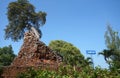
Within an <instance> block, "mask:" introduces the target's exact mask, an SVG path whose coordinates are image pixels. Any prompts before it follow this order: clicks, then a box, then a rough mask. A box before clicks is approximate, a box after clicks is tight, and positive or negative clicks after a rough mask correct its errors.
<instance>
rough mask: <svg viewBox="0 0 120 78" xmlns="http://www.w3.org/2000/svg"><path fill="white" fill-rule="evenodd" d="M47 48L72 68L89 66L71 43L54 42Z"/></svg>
mask: <svg viewBox="0 0 120 78" xmlns="http://www.w3.org/2000/svg"><path fill="white" fill-rule="evenodd" d="M49 47H50V48H51V49H53V50H54V51H55V52H57V53H58V54H60V55H61V56H62V57H63V62H64V63H65V64H70V65H72V66H85V65H89V64H88V62H87V60H85V59H84V56H83V55H82V54H81V52H80V50H79V49H78V48H76V47H75V46H74V45H73V44H71V43H68V42H66V41H62V40H54V41H51V42H50V43H49Z"/></svg>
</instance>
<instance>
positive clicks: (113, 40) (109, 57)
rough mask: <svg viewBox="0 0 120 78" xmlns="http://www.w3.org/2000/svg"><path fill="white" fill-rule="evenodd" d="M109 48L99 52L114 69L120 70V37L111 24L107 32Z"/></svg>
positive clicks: (106, 39)
mask: <svg viewBox="0 0 120 78" xmlns="http://www.w3.org/2000/svg"><path fill="white" fill-rule="evenodd" d="M105 41H106V45H107V49H104V50H103V52H100V53H99V54H101V55H103V56H104V58H105V60H106V62H107V63H108V64H109V67H110V69H111V70H113V71H118V72H120V38H119V35H118V32H115V31H114V30H113V29H112V28H111V27H110V26H108V29H107V31H106V33H105Z"/></svg>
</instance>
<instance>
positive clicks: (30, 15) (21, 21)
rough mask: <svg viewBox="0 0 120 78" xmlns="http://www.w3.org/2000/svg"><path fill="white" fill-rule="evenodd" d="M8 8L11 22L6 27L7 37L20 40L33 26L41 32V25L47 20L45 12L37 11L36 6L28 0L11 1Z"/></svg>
mask: <svg viewBox="0 0 120 78" xmlns="http://www.w3.org/2000/svg"><path fill="white" fill-rule="evenodd" d="M7 9H8V12H7V16H8V21H9V24H8V25H7V26H6V29H5V39H8V38H11V39H12V40H13V41H18V40H19V39H21V38H23V36H24V32H25V31H26V30H30V29H29V27H31V26H33V27H34V28H36V30H37V31H38V32H39V33H40V34H41V31H40V29H39V27H40V26H42V25H43V24H45V22H46V13H45V12H42V11H39V12H38V13H36V12H35V7H34V6H33V5H32V4H30V3H29V1H28V0H18V1H16V2H11V3H9V5H8V8H7Z"/></svg>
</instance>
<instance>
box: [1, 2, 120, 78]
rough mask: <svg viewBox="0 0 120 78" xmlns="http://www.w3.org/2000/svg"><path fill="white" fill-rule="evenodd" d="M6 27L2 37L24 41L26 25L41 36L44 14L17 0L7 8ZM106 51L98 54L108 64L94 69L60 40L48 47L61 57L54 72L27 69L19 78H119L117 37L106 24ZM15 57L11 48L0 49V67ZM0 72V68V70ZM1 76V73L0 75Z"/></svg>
mask: <svg viewBox="0 0 120 78" xmlns="http://www.w3.org/2000/svg"><path fill="white" fill-rule="evenodd" d="M7 16H8V21H9V24H8V25H7V27H6V29H5V38H11V39H12V40H13V41H18V40H19V39H21V38H23V35H24V32H25V31H26V30H29V27H28V26H32V27H34V28H36V30H37V31H38V32H39V33H41V31H40V29H39V27H40V26H41V25H43V24H45V22H46V13H45V12H42V11H39V12H38V13H37V12H35V7H34V6H33V5H32V4H30V3H29V1H28V0H17V1H15V2H11V3H10V4H9V5H8V12H7ZM105 41H106V46H107V48H106V49H104V50H103V51H102V52H99V54H100V55H103V56H104V59H105V61H106V62H107V63H108V64H109V68H108V69H102V68H101V67H99V66H97V67H95V68H93V67H92V66H91V64H92V62H91V59H90V58H85V57H84V56H83V55H82V54H81V52H80V50H79V49H78V48H76V47H75V46H74V45H73V44H71V43H69V42H66V41H63V40H54V41H51V42H50V44H49V47H50V48H51V49H53V50H54V51H55V52H56V53H57V54H59V55H60V56H62V57H63V64H62V65H61V66H60V67H59V69H58V70H57V71H50V70H41V69H38V70H34V69H33V68H30V69H28V71H27V72H25V73H20V74H19V75H18V76H17V77H18V78H120V37H119V33H118V32H117V31H114V30H113V29H112V28H111V27H110V25H108V28H107V31H106V32H105ZM15 57H16V55H15V54H14V52H13V50H12V46H11V45H10V46H5V47H3V48H0V67H2V66H8V65H10V64H11V62H12V61H13V59H14V58H15ZM0 72H2V69H1V68H0ZM0 74H1V73H0Z"/></svg>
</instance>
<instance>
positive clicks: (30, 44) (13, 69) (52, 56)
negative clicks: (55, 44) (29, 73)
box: [2, 32, 62, 78]
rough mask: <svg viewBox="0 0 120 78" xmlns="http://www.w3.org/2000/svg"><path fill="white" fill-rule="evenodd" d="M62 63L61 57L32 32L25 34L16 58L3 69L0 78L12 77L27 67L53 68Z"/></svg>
mask: <svg viewBox="0 0 120 78" xmlns="http://www.w3.org/2000/svg"><path fill="white" fill-rule="evenodd" d="M61 62H62V57H61V56H60V55H58V54H56V52H54V51H53V50H51V49H50V48H49V47H48V46H46V45H45V44H44V43H43V42H41V41H39V39H37V38H36V37H35V34H34V33H32V32H26V33H25V35H24V42H23V45H22V47H21V49H20V51H19V54H18V56H17V57H16V58H15V59H14V61H13V62H12V63H11V65H10V66H9V67H4V68H3V69H4V71H3V74H2V76H3V77H4V78H10V77H14V76H15V75H16V74H18V73H20V72H24V71H25V70H26V68H27V67H31V66H32V67H39V66H41V67H45V68H48V67H51V66H52V67H53V68H54V67H55V68H56V66H59V65H60V64H61Z"/></svg>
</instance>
